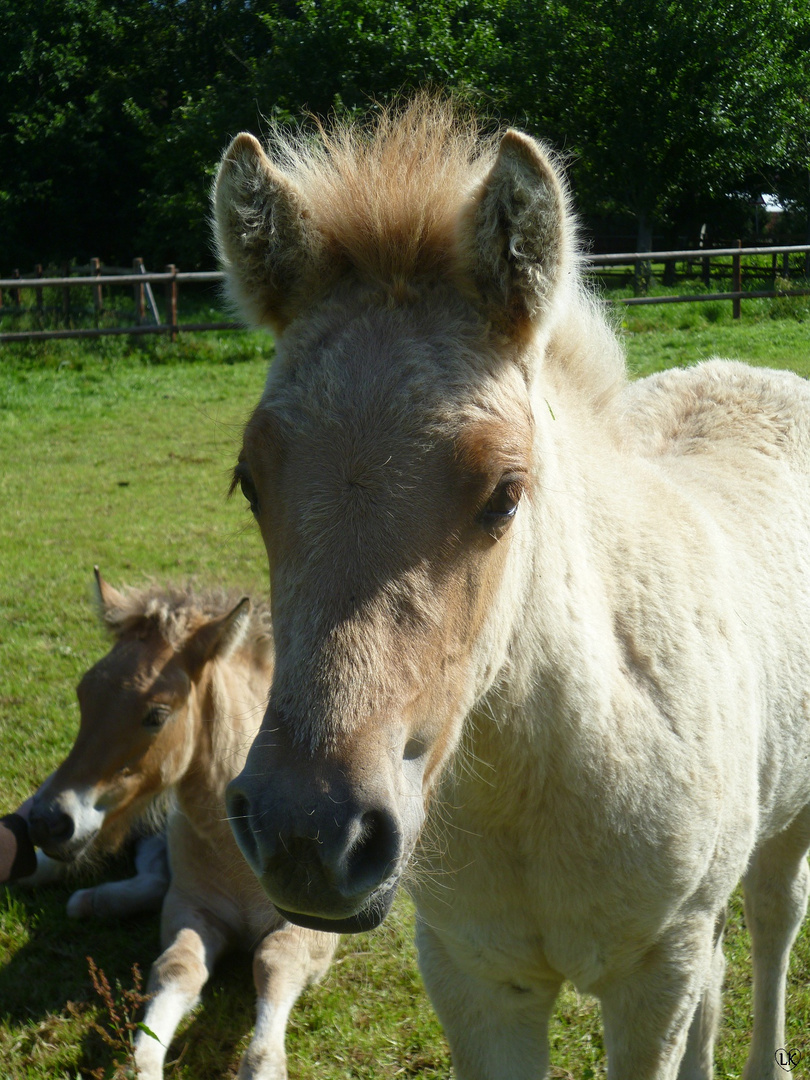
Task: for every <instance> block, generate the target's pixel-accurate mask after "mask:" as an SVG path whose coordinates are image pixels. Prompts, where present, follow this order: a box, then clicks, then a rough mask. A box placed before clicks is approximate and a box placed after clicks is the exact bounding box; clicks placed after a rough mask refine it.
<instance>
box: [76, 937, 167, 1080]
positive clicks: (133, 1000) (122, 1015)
mask: <svg viewBox="0 0 810 1080" xmlns="http://www.w3.org/2000/svg"><path fill="white" fill-rule="evenodd" d="M87 967H88V970H89V972H90V979H91V981H92V983H93V989H94V990H95V992H96V993H97V994H98V996H99V997H100V998H101V1000H102V1003H103V1005H104V1008H105V1009H106V1011H107V1026H106V1027H104V1026H102V1025H101V1024H99V1023H97V1022H96V1021H91V1023H90V1026H91V1027H92V1029H93V1030H94V1031H95V1032H96V1033H97V1034H98V1035H100V1036H101V1038H102V1039H103V1040H104V1042H105V1043H106V1044H107V1046H109V1047H110V1049H111V1050H112V1054H113V1059H112V1061H111V1062H110V1064H108V1065H106V1066H103V1065H102V1066H101V1067H99V1068H98V1069H94V1070H93V1071H92V1072H91V1073H89V1075H90V1076H91V1077H92V1080H134V1078H135V1076H136V1071H135V1058H134V1053H133V1049H134V1047H133V1044H134V1039H135V1032H136V1031H138V1030H140V1031H144V1032H146V1034H147V1035H149V1036H150V1037H151V1038H153V1039H157V1035H155V1033H154V1032H153V1031H150V1030H149V1028H148V1027H147V1026H146V1025H145V1024H143V1023H140V1022H139V1021H137V1020H135V1016H136V1015H137V1014H138V1013H139V1012H142V1011H143V1007H144V1005H145V1004H146V1002H147V1001H148V1000H149V998H150V996H151V995H149V994H144V993H143V992H142V987H143V976H142V975H141V971H140V968H139V967H138V965H137V964H133V965H132V986H131V988H129V989H124V988H123V987H122V986H121V984H120V982H118V981H117V980H116V984H115V989H116V993H115V994H114V993H113V991H112V987H111V986H110V982H109V979H108V978H107V976H106V975H105V974H104V972H103V971H102V969H101V968H100V967H98V966H97V964H96V963H95V961H94V960H93V958H92V956H88V957H87ZM68 1010H69V1011H70V1012H72V1013H74V1014H75V1011H76V1010H75V1006H74V1007H72V1008H71V1005H70V1004H69V1005H68Z"/></svg>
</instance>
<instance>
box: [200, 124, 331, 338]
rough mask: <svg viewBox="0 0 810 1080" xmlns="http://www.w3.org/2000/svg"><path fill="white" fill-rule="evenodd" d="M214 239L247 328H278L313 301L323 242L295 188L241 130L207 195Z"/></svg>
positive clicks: (320, 264) (254, 141) (320, 267)
mask: <svg viewBox="0 0 810 1080" xmlns="http://www.w3.org/2000/svg"><path fill="white" fill-rule="evenodd" d="M213 203H214V233H215V237H216V244H217V251H218V253H219V259H220V263H221V265H222V268H223V270H224V271H225V274H226V278H227V283H228V290H229V293H230V296H231V299H232V300H233V301H234V302H235V304H236V305H237V307H238V308H239V310H240V311H241V312H242V314H243V315H244V317H245V318H246V319H247V321H248V322H250V323H253V324H254V325H259V326H262V325H264V326H267V325H269V326H271V327H272V328H273V329H275V330H283V329H284V327H285V326H286V325H287V323H289V322H290V321H291V320H292V319H293V318H295V316H296V315H297V314H298V313H299V312H300V311H301V310H302V308H304V307H306V306H307V305H308V303H309V302H311V292H312V288H313V286H314V285H315V284H316V283H317V282H318V279H319V276H320V272H321V269H322V266H323V263H324V256H323V243H322V240H321V237H320V236H319V235H318V233H317V231H316V230H315V229H314V228H313V227H312V225H311V221H310V214H309V210H308V208H307V207H306V205H305V204H304V200H303V199H302V198H301V196H300V195H299V193H298V191H297V189H296V188H295V186H294V184H293V183H292V182H291V181H290V180H289V179H288V177H286V176H285V175H284V173H282V172H281V170H280V169H278V168H277V167H276V166H275V165H274V164H273V163H272V162H271V161H270V159H269V158H268V156H267V155H266V154H265V152H264V150H263V149H262V147H261V145H260V144H259V142H258V140H257V139H255V138H254V137H253V136H252V135H249V134H247V133H246V132H242V134H241V135H237V136H236V138H235V139H234V140H233V142H232V143H231V145H230V146H229V147H228V149H227V150H226V151H225V153H224V154H223V156H222V161H221V162H220V166H219V171H218V173H217V178H216V182H215V184H214V193H213Z"/></svg>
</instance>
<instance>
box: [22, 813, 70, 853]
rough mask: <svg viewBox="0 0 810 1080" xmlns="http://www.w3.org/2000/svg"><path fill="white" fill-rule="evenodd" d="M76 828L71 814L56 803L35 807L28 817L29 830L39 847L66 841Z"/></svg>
mask: <svg viewBox="0 0 810 1080" xmlns="http://www.w3.org/2000/svg"><path fill="white" fill-rule="evenodd" d="M74 828H75V824H74V821H73V818H72V817H71V816H70V814H66V813H65V811H64V810H61V809H60V808H59V807H58V806H56V805H52V806H45V807H33V808H32V810H31V814H30V817H29V819H28V832H29V835H30V837H31V840H32V842H33V843H34V844H36V846H37V847H43V848H44V847H49V846H52V845H54V844H64V843H66V842H67V841H68V840H70V838H71V836H73V830H74Z"/></svg>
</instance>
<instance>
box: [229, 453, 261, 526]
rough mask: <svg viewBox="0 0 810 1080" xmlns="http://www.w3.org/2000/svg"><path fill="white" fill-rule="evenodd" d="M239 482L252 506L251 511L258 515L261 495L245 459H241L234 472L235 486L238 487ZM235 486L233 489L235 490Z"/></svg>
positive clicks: (255, 515)
mask: <svg viewBox="0 0 810 1080" xmlns="http://www.w3.org/2000/svg"><path fill="white" fill-rule="evenodd" d="M237 484H238V485H239V489H240V490H241V492H242V494H243V495H244V497H245V499H246V500H247V503H248V505H249V506H250V510H251V513H252V514H253V516H254V517H257V516H258V514H259V496H258V495H257V493H256V487H255V485H254V483H253V478H252V477H251V475H250V471H249V470H248V467H247V465H246V464H245V462H244V461H240V463H239V464H238V465H237V466H236V468H235V469H234V472H233V487H236V485H237ZM233 487H232V488H231V490H233Z"/></svg>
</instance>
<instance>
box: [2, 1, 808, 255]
mask: <svg viewBox="0 0 810 1080" xmlns="http://www.w3.org/2000/svg"><path fill="white" fill-rule="evenodd" d="M0 34H2V40H3V48H2V50H0V262H2V264H3V265H5V266H6V268H7V270H8V269H9V268H10V267H11V266H13V265H31V263H33V262H35V261H41V262H44V261H47V260H51V261H58V260H66V259H70V258H77V259H80V260H81V259H84V258H86V257H87V256H88V255H90V254H98V255H100V256H102V257H103V258H104V259H106V260H108V261H114V260H118V261H128V260H129V259H130V258H131V257H132V255H134V254H143V255H144V256H145V257H146V259H147V263H148V265H150V266H159V265H162V263H163V262H166V261H173V262H177V263H178V264H180V265H181V266H183V267H187V268H192V267H195V266H201V265H211V263H212V252H211V249H210V241H209V227H208V205H207V204H208V192H209V189H210V184H211V179H212V176H213V170H214V169H215V166H216V162H217V160H218V157H219V154H220V153H221V150H222V147H223V146H224V145H225V144H226V143H227V141H228V139H229V138H230V136H232V135H233V134H234V133H235V132H236V131H238V130H242V129H246V130H250V131H253V132H254V133H255V134H257V135H258V136H259V137H261V136H262V134H263V133H265V132H266V131H267V126H268V124H269V123H274V122H282V123H285V122H297V121H299V120H300V119H301V118H302V117H304V116H305V115H306V114H307V113H314V114H316V115H319V116H323V115H325V114H328V113H329V112H330V111H332V110H338V111H346V112H350V113H351V112H357V111H364V110H366V109H368V108H369V107H373V103H374V102H375V101H380V100H385V99H387V98H389V97H390V96H391V95H392V94H395V93H397V92H399V91H402V90H406V91H407V90H408V89H409V88H412V87H416V86H425V85H431V86H435V87H438V88H449V89H452V90H453V91H454V92H457V93H461V94H463V95H465V96H467V97H469V98H471V99H472V100H473V101H475V103H476V104H477V105H478V106H479V107H480V108H482V109H483V110H484V111H485V112H489V113H491V114H493V115H495V116H496V117H497V118H498V119H500V120H503V121H506V122H516V123H518V124H520V125H521V126H523V127H527V128H528V129H529V130H530V131H532V132H533V133H535V134H538V135H540V136H543V137H545V138H547V139H548V140H549V141H551V142H552V144H553V145H555V146H556V147H557V148H558V149H560V150H561V151H562V152H563V154H564V155H566V156H567V158H568V160H569V162H570V171H571V175H572V180H573V184H574V187H575V189H576V192H577V200H578V203H579V204H580V206H582V207H583V208H584V209H585V210H586V211H587V212H588V213H590V214H591V215H595V214H605V213H612V214H624V215H626V216H628V217H633V218H634V219H635V221H636V222H637V225H638V236H639V241H640V242H643V241H644V240H645V238H648V236H649V230H650V229H651V228H652V227H653V226H655V227H656V228H660V227H661V226H662V225H666V224H667V223H668V222H669V223H673V222H676V221H678V220H682V219H684V218H685V217H687V216H690V215H691V216H693V217H695V218H697V217H699V216H701V215H703V216H705V215H706V214H708V213H709V212H710V208H711V207H712V206H715V207H716V206H717V205H718V204H719V203H721V202H724V203H728V201H729V199H730V198H733V197H734V196H738V197H750V196H751V195H754V194H758V193H759V192H762V191H766V190H767V191H773V192H774V193H775V194H777V195H780V196H781V197H783V198H784V199H787V200H790V201H791V202H792V204H794V205H795V206H796V207H797V208H799V209H801V210H802V212H803V213H804V214H805V215H808V214H810V141H809V139H810V137H809V136H808V131H809V130H810V94H809V92H808V79H809V76H808V72H809V71H810V65H808V57H809V56H810V0H567V2H566V3H565V4H560V3H557V2H556V0H434V2H433V3H431V4H430V5H427V4H421V3H415V2H413V0H410V2H404V0H105V2H101V0H0Z"/></svg>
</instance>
